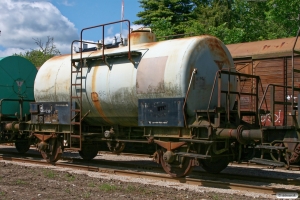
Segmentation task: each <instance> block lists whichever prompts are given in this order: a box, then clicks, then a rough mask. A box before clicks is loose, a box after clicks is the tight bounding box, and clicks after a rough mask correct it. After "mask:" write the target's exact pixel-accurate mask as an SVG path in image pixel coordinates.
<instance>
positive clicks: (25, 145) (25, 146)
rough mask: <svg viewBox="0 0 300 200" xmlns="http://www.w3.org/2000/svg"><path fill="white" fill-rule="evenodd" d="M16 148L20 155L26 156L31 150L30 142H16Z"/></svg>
mask: <svg viewBox="0 0 300 200" xmlns="http://www.w3.org/2000/svg"><path fill="white" fill-rule="evenodd" d="M15 146H16V149H17V151H18V152H19V153H21V154H24V153H26V152H27V151H28V150H29V148H30V143H29V141H28V140H16V142H15Z"/></svg>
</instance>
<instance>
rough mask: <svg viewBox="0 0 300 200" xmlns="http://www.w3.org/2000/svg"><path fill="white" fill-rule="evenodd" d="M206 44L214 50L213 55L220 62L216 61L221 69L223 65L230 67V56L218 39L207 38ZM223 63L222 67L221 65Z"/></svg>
mask: <svg viewBox="0 0 300 200" xmlns="http://www.w3.org/2000/svg"><path fill="white" fill-rule="evenodd" d="M206 44H207V45H208V47H209V48H210V49H211V50H212V53H213V54H214V55H216V56H217V58H218V60H215V62H216V64H217V65H218V67H219V69H222V66H223V64H224V65H227V66H228V67H230V62H229V60H228V56H227V54H226V52H225V50H224V48H223V47H222V45H221V42H220V41H219V40H218V39H216V38H207V39H206ZM221 63H222V65H221Z"/></svg>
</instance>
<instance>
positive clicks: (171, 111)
mask: <svg viewBox="0 0 300 200" xmlns="http://www.w3.org/2000/svg"><path fill="white" fill-rule="evenodd" d="M183 102H184V98H160V99H139V100H138V103H139V113H138V115H139V118H138V119H139V122H138V125H139V126H169V127H170V126H173V127H174V126H176V127H183V126H184V118H183V112H182V106H183Z"/></svg>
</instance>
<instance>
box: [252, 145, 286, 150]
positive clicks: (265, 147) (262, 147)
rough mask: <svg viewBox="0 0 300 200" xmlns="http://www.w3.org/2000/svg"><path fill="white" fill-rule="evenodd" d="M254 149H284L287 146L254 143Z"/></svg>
mask: <svg viewBox="0 0 300 200" xmlns="http://www.w3.org/2000/svg"><path fill="white" fill-rule="evenodd" d="M255 148H256V149H271V150H284V149H287V147H278V146H270V145H256V146H255Z"/></svg>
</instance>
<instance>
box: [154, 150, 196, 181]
mask: <svg viewBox="0 0 300 200" xmlns="http://www.w3.org/2000/svg"><path fill="white" fill-rule="evenodd" d="M157 154H158V155H159V160H160V163H161V166H162V167H163V169H164V171H165V172H166V173H168V174H169V175H170V176H171V177H173V178H179V177H185V176H187V175H188V174H189V173H191V171H192V170H193V162H192V159H191V158H187V157H178V156H177V158H176V159H175V160H174V161H173V162H171V163H168V162H166V161H165V160H164V158H163V154H164V152H163V151H161V150H158V151H157Z"/></svg>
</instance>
